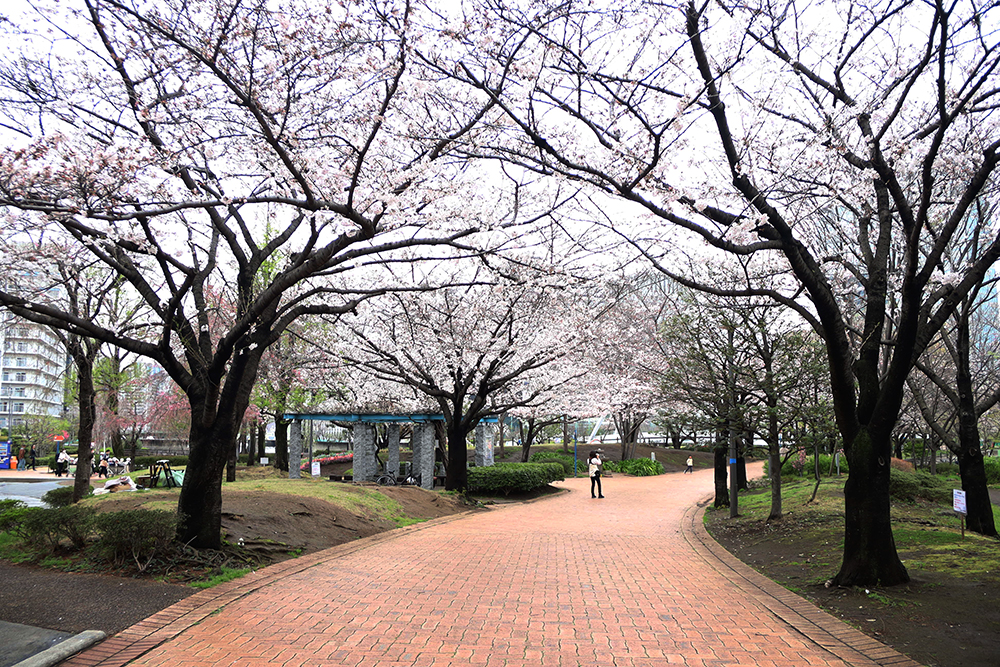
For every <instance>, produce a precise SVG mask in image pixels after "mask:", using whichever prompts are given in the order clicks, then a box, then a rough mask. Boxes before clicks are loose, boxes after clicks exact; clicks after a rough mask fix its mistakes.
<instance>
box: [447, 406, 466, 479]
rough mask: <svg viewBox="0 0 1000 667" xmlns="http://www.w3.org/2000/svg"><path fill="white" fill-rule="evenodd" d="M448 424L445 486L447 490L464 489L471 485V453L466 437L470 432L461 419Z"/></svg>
mask: <svg viewBox="0 0 1000 667" xmlns="http://www.w3.org/2000/svg"><path fill="white" fill-rule="evenodd" d="M455 422H458V423H454V422H453V423H452V424H450V425H449V426H448V429H447V438H448V471H447V475H446V476H445V481H444V488H445V490H447V491H464V490H465V489H466V488H468V486H469V470H468V468H469V465H468V463H469V453H468V452H467V451H466V447H465V438H466V436H468V434H469V432H468V431H467V430H466V429H465V428H464V427H463V426H462V425H461V423H460V422H461V420H458V419H456V420H455Z"/></svg>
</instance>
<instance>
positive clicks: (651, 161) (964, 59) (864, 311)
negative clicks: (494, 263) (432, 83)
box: [442, 0, 1000, 585]
mask: <svg viewBox="0 0 1000 667" xmlns="http://www.w3.org/2000/svg"><path fill="white" fill-rule="evenodd" d="M469 16H470V17H473V18H470V19H469V20H470V21H472V23H473V25H471V27H469V28H468V30H467V31H466V32H464V33H460V34H459V35H457V36H456V37H455V42H460V43H461V44H472V43H473V39H474V38H476V37H478V35H479V34H480V33H479V31H478V25H482V24H489V25H491V26H502V27H494V32H493V33H492V37H493V38H492V39H490V40H488V41H487V42H485V43H484V41H483V40H481V39H480V40H478V41H476V42H475V48H474V49H471V48H466V49H465V50H464V51H463V52H461V53H460V55H454V56H452V59H451V60H450V61H449V63H448V65H447V66H446V67H442V72H448V73H450V74H453V75H454V76H456V77H457V78H459V79H461V80H462V81H464V82H465V83H467V84H468V85H469V86H470V87H471V88H473V89H474V90H477V91H479V92H480V94H482V95H485V96H488V97H489V98H491V99H493V100H495V102H496V106H497V108H498V109H502V112H503V120H502V121H499V120H498V121H496V122H494V123H493V124H492V127H493V128H494V129H495V132H496V138H495V139H494V141H493V142H492V144H491V145H493V146H496V147H498V148H497V149H495V150H489V151H485V150H482V149H478V148H477V149H474V150H473V151H472V152H476V153H479V154H481V153H482V152H489V153H490V154H491V155H493V156H495V157H498V158H502V159H505V160H507V161H509V162H512V163H515V164H518V165H520V166H521V167H522V168H524V169H530V170H534V171H535V172H537V173H541V174H547V175H551V176H552V177H553V178H554V179H558V180H562V181H564V180H571V181H572V182H574V183H586V184H587V185H589V186H590V188H591V192H592V193H593V194H592V198H593V199H594V200H595V201H597V202H598V203H599V204H601V205H602V206H604V207H605V209H607V208H608V207H616V208H626V210H628V211H629V212H630V213H629V214H628V215H627V218H626V216H623V215H611V214H609V216H608V217H609V220H613V221H614V223H615V224H614V225H611V224H609V225H607V227H608V229H609V230H610V231H612V232H613V233H615V234H618V235H619V236H620V238H622V239H623V241H625V242H626V243H631V244H633V246H634V247H635V248H636V249H637V250H638V251H639V252H640V253H641V254H643V255H644V256H645V257H646V258H647V259H649V260H650V261H652V262H654V263H655V265H656V266H657V267H659V268H661V269H662V270H663V271H665V272H667V273H670V274H672V275H673V274H677V273H678V267H677V266H675V265H674V264H673V259H674V251H675V250H676V249H677V248H678V247H679V246H678V245H677V243H678V240H679V239H682V238H689V239H695V240H696V241H697V243H701V244H703V245H702V247H703V248H704V252H706V253H708V252H709V251H710V249H711V251H712V252H716V253H720V254H723V255H727V256H730V257H734V258H737V257H749V256H757V255H759V256H767V257H769V258H770V259H771V260H772V261H773V262H774V263H775V264H776V265H781V266H782V267H783V268H784V271H785V275H786V276H787V278H788V284H787V286H786V287H785V288H784V289H781V290H773V289H767V288H765V287H761V286H759V285H755V284H752V283H751V284H748V285H747V286H746V287H745V288H743V289H741V290H736V291H721V290H713V286H712V285H702V286H701V287H703V288H705V289H707V290H708V291H709V292H714V293H715V294H717V295H719V296H749V295H764V296H769V297H772V298H773V299H774V300H775V301H777V302H778V303H781V304H784V305H785V306H787V307H789V308H792V309H794V310H796V311H798V313H799V315H800V316H801V317H803V318H804V319H805V320H806V321H807V322H809V323H810V325H811V326H812V327H813V328H814V329H815V330H816V331H817V332H818V333H819V334H820V335H821V337H822V338H823V340H824V342H825V345H826V350H827V356H828V364H829V373H830V385H831V390H832V395H833V402H834V409H835V414H836V420H837V425H838V428H839V431H840V434H841V436H842V438H843V440H844V448H845V453H846V456H847V458H848V460H849V463H850V476H849V479H848V481H847V484H846V489H845V543H844V554H843V556H844V557H843V562H842V564H841V568H840V571H839V572H838V573H837V574H836V575H835V576H834V577H833V578H832V583H834V584H838V585H855V584H858V585H874V584H879V583H880V584H885V585H891V584H897V583H901V582H905V581H907V580H908V578H909V575H908V574H907V571H906V568H905V567H904V566H903V564H902V563H901V562H900V560H899V557H898V555H897V553H896V548H895V542H894V540H893V537H892V529H891V524H890V515H889V488H888V487H889V459H890V456H891V447H890V439H891V434H892V432H893V428H894V425H895V422H896V419H897V417H898V415H899V411H900V407H901V402H902V400H903V394H904V391H903V387H904V385H905V382H906V378H907V376H908V375H909V374H910V371H911V370H912V368H913V364H914V362H915V361H916V359H917V358H918V357H919V355H920V353H921V352H923V350H924V349H926V347H927V346H928V344H929V343H930V341H931V340H932V339H933V338H934V336H935V335H936V334H937V332H939V331H940V330H941V328H942V327H943V326H944V325H945V323H946V322H947V321H948V319H949V318H950V317H951V316H952V314H953V313H954V312H955V309H956V306H957V304H959V303H960V302H961V300H962V298H963V297H964V296H965V295H967V294H968V293H969V292H970V291H971V290H972V289H973V288H974V286H975V285H976V284H978V283H979V281H980V280H981V279H982V277H983V276H984V275H985V274H986V273H987V271H988V270H989V268H990V267H991V266H992V265H993V264H994V262H995V261H996V260H997V258H998V257H1000V240H998V238H997V236H996V230H993V229H991V230H988V232H987V234H986V235H985V236H984V243H983V244H982V245H981V246H980V247H979V251H978V254H976V255H975V256H969V257H968V258H967V261H966V262H965V264H964V265H963V266H962V267H961V268H960V269H959V270H957V271H955V272H954V273H951V274H947V275H945V276H944V279H939V277H940V276H941V274H940V270H939V268H940V266H941V258H942V257H943V256H944V254H945V252H946V250H947V248H948V247H949V246H950V245H952V244H953V242H954V241H955V240H956V234H957V233H959V230H960V228H961V223H962V221H963V220H965V219H966V217H967V215H968V213H969V210H970V207H971V206H972V204H973V203H974V202H975V201H976V200H977V199H978V198H980V197H982V196H984V195H987V194H990V193H992V191H993V188H994V181H995V177H994V176H995V170H996V166H997V163H998V153H997V149H998V148H1000V144H998V136H997V127H996V122H995V111H994V108H995V98H996V96H997V94H998V91H1000V86H998V85H997V83H998V82H997V77H998V66H1000V49H998V44H997V42H996V35H995V34H994V33H993V32H991V31H990V30H991V26H993V25H994V24H995V22H996V19H997V9H996V8H995V7H993V6H992V5H985V6H984V5H981V3H961V2H951V1H947V0H932V1H930V2H924V1H919V2H918V1H916V0H877V1H876V2H873V3H868V4H866V5H864V6H859V5H858V4H857V3H854V2H850V1H849V0H843V1H834V2H828V3H823V5H822V6H813V5H808V6H804V5H798V4H781V5H775V4H774V3H771V2H764V1H759V2H756V1H755V2H742V1H741V2H727V1H725V0H723V1H720V2H711V3H695V2H682V3H660V2H633V3H627V4H625V5H622V4H621V3H599V2H596V3H591V4H588V5H587V6H586V7H582V6H578V5H576V4H573V3H563V2H551V3H547V2H542V3H535V4H532V5H531V6H530V7H528V8H523V9H522V8H521V7H519V6H510V5H508V4H507V3H502V2H497V1H494V0H483V1H482V2H480V3H477V5H476V11H474V12H470V13H469ZM476 21H479V23H476ZM462 40H464V41H462ZM452 50H453V51H454V52H456V53H458V52H459V51H460V47H459V46H457V45H456V46H452ZM482 145H483V144H480V146H482ZM623 218H626V220H623ZM644 223H646V224H648V229H645V230H644V229H643V228H642V227H641V225H642V224H644ZM831 230H832V231H834V233H832V234H831V233H830V232H831ZM839 239H848V244H847V245H846V246H837V245H835V241H837V240H839ZM853 322H857V323H858V324H859V328H855V327H854V326H852V323H853ZM886 340H889V341H891V342H892V345H891V346H884V345H883V344H882V343H883V341H886Z"/></svg>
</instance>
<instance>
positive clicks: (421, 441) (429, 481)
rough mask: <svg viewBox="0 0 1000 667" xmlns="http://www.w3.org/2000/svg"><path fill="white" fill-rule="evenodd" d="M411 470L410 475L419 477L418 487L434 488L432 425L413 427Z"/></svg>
mask: <svg viewBox="0 0 1000 667" xmlns="http://www.w3.org/2000/svg"><path fill="white" fill-rule="evenodd" d="M412 438H413V470H411V471H410V472H411V474H412V475H413V476H414V477H416V476H417V475H420V476H421V477H420V486H422V487H423V488H425V489H433V488H434V424H430V423H423V424H414V425H413V436H412Z"/></svg>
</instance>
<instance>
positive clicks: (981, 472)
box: [955, 317, 997, 537]
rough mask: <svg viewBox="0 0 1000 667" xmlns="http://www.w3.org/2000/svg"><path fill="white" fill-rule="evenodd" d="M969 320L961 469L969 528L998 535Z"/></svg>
mask: <svg viewBox="0 0 1000 667" xmlns="http://www.w3.org/2000/svg"><path fill="white" fill-rule="evenodd" d="M968 322H969V321H968V318H967V317H963V318H962V319H961V320H960V322H959V327H958V336H957V338H958V341H957V344H956V347H957V348H958V358H959V363H958V364H956V365H957V367H958V370H957V373H956V378H955V380H956V382H955V384H956V387H957V390H958V392H957V393H958V451H957V452H956V454H958V470H959V474H960V475H961V476H962V490H963V491H965V502H966V506H967V512H968V514H966V517H965V522H966V525H967V526H968V527H969V530H971V531H972V532H974V533H979V534H981V535H989V536H991V537H996V536H997V529H996V525H995V524H994V523H993V503H992V501H991V500H990V490H989V487H988V486H987V483H986V468H985V467H984V464H983V451H982V449H981V448H980V442H981V441H980V437H979V415H978V414H977V411H976V398H975V390H974V389H973V386H972V374H971V372H970V371H969V368H970V362H969V356H970V342H969V341H970V336H969V324H968Z"/></svg>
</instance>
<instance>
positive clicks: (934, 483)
mask: <svg viewBox="0 0 1000 667" xmlns="http://www.w3.org/2000/svg"><path fill="white" fill-rule="evenodd" d="M889 495H890V496H891V497H892V498H893V499H894V500H898V501H902V502H914V501H915V500H918V499H923V500H929V501H931V502H935V503H940V502H943V503H950V502H951V486H950V485H949V484H948V483H947V482H946V481H944V480H942V479H940V478H938V477H935V476H934V475H932V474H930V473H929V472H924V471H922V470H918V471H916V472H904V471H902V470H896V469H895V468H890V469H889Z"/></svg>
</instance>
